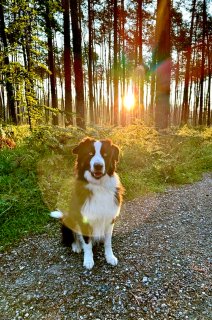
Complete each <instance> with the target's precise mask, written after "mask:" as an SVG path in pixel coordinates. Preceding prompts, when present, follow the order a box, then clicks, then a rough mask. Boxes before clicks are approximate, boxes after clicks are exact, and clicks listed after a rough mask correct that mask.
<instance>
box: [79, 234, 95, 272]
mask: <svg viewBox="0 0 212 320" xmlns="http://www.w3.org/2000/svg"><path fill="white" fill-rule="evenodd" d="M81 240H82V247H83V252H84V261H83V266H84V267H85V268H86V269H89V270H90V269H92V268H93V266H94V260H93V250H92V247H93V245H92V239H91V238H89V237H82V239H81Z"/></svg>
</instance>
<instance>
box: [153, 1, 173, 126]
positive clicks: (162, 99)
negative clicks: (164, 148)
mask: <svg viewBox="0 0 212 320" xmlns="http://www.w3.org/2000/svg"><path fill="white" fill-rule="evenodd" d="M170 33H171V0H158V2H157V20H156V65H157V71H156V99H155V100H156V101H155V102H156V107H155V125H156V128H158V129H165V128H167V127H168V125H169V115H170V101H169V99H170V81H171V39H170Z"/></svg>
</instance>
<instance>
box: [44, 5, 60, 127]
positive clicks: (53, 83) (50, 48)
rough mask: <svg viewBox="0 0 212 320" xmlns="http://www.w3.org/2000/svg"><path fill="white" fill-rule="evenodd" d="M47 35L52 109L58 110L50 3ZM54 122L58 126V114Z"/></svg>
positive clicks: (47, 16) (47, 8)
mask: <svg viewBox="0 0 212 320" xmlns="http://www.w3.org/2000/svg"><path fill="white" fill-rule="evenodd" d="M45 19H46V33H47V44H48V66H49V71H50V72H51V73H50V84H51V97H52V108H53V109H55V110H56V111H57V110H58V100H57V90H56V73H55V61H54V47H53V34H52V15H51V12H50V7H49V1H46V15H45ZM52 120H53V121H52V122H53V124H54V125H58V116H57V114H54V113H53V115H52Z"/></svg>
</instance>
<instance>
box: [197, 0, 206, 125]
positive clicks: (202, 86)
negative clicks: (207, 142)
mask: <svg viewBox="0 0 212 320" xmlns="http://www.w3.org/2000/svg"><path fill="white" fill-rule="evenodd" d="M202 11H203V25H202V61H201V75H200V105H199V106H200V108H199V125H202V124H203V103H204V77H205V35H206V21H207V16H206V1H205V0H203V9H202Z"/></svg>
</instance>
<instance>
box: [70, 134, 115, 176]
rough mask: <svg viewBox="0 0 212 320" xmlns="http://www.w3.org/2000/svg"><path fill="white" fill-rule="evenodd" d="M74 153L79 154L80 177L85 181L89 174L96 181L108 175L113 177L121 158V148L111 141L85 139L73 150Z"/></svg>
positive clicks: (78, 168)
mask: <svg viewBox="0 0 212 320" xmlns="http://www.w3.org/2000/svg"><path fill="white" fill-rule="evenodd" d="M73 153H74V154H77V163H76V169H77V171H78V176H79V178H83V179H84V178H86V176H85V174H88V173H89V174H90V175H91V176H92V178H94V179H96V180H99V179H101V178H102V177H103V176H105V175H106V174H108V175H109V176H112V175H113V173H114V171H115V168H116V163H117V161H118V158H119V148H118V147H117V146H116V145H114V144H113V143H112V141H111V140H109V139H105V140H95V139H92V138H85V139H83V140H82V141H81V142H80V143H79V145H78V146H76V147H75V148H74V149H73Z"/></svg>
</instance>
